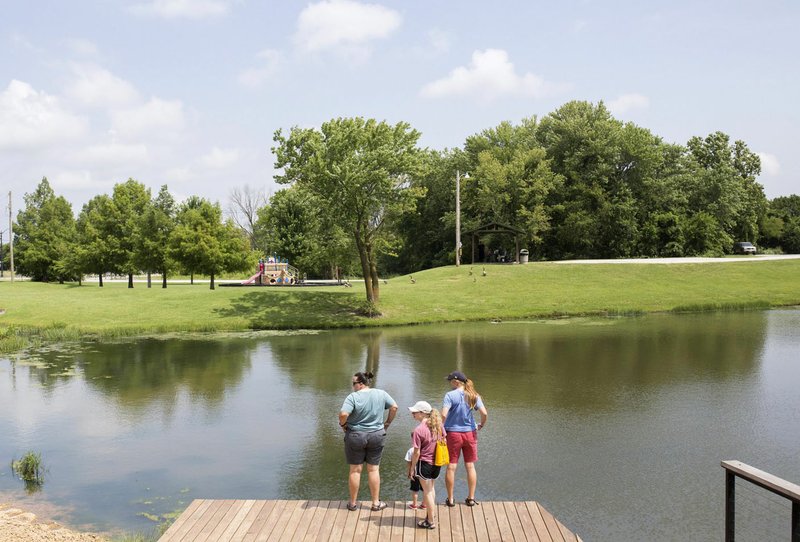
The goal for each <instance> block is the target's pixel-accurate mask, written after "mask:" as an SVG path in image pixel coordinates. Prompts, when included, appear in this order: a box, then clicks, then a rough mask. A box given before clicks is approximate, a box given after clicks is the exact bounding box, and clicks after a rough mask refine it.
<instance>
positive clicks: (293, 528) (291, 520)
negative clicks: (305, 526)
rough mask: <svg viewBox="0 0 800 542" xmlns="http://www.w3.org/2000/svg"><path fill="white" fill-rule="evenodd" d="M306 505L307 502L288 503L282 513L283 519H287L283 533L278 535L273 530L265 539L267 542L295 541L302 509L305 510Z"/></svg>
mask: <svg viewBox="0 0 800 542" xmlns="http://www.w3.org/2000/svg"><path fill="white" fill-rule="evenodd" d="M307 503H308V501H289V503H288V504H287V506H286V510H285V511H284V513H283V515H284V517H286V518H287V519H286V525H285V527H284V528H283V532H282V533H281V534H280V535H278V534H277V533H276V532H275V530H273V532H272V533H270V536H269V538H267V541H271V540H278V541H280V542H292V541H293V540H297V529H298V527H299V526H300V524H301V522H302V521H301V520H302V517H303V508H305V505H306V504H307ZM278 525H280V524H279V523H278V524H276V527H277V526H278ZM276 530H277V529H276Z"/></svg>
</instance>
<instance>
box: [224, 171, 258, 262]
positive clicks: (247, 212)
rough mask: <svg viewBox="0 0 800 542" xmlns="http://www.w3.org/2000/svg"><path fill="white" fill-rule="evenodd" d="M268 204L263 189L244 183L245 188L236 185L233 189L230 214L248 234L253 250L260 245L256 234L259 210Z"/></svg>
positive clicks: (229, 207) (229, 206) (229, 208)
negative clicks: (257, 242)
mask: <svg viewBox="0 0 800 542" xmlns="http://www.w3.org/2000/svg"><path fill="white" fill-rule="evenodd" d="M266 205H267V197H266V196H265V195H264V191H263V190H255V189H253V188H250V186H249V185H244V188H239V187H234V188H233V189H231V195H230V204H229V205H228V214H229V215H230V217H231V218H232V219H233V222H234V223H235V224H236V225H237V226H238V227H239V228H240V229H241V230H242V231H243V232H245V234H247V239H248V240H249V241H250V248H251V249H253V250H254V249H256V248H257V246H258V245H257V244H256V240H257V239H256V235H255V231H256V222H257V221H258V210H259V209H261V208H262V207H264V206H266ZM262 248H264V247H262Z"/></svg>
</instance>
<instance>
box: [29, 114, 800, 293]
mask: <svg viewBox="0 0 800 542" xmlns="http://www.w3.org/2000/svg"><path fill="white" fill-rule="evenodd" d="M419 137H420V133H419V132H418V131H416V130H414V129H413V128H412V127H411V126H410V125H408V124H407V123H404V122H400V123H397V124H395V125H391V124H389V123H387V122H379V121H376V120H374V119H363V118H339V119H333V120H331V121H328V122H326V123H323V124H322V126H321V127H320V128H318V129H317V128H298V127H295V128H292V129H291V130H289V131H288V132H287V133H284V132H283V131H282V130H278V131H277V132H276V133H275V134H274V137H273V140H274V143H275V145H274V147H273V149H272V150H273V153H274V156H275V167H276V171H278V172H279V173H278V174H277V175H276V176H275V180H276V181H277V182H278V183H279V184H281V185H284V186H285V187H286V188H284V189H282V190H280V191H278V192H276V193H275V194H273V195H272V196H271V197H270V198H269V200H267V199H266V198H265V197H264V195H263V193H260V192H258V191H255V192H254V191H251V190H250V189H248V188H247V187H245V189H244V190H241V189H238V188H235V189H233V191H232V193H231V200H232V204H231V211H232V212H231V216H232V218H233V219H235V220H227V221H225V220H223V217H222V212H221V209H220V207H219V205H218V204H214V203H211V202H208V201H206V200H204V199H202V198H197V197H193V198H190V199H189V200H187V201H186V202H184V203H182V204H180V205H176V204H175V202H174V201H173V199H172V197H171V196H170V195H169V192H168V191H167V189H166V187H162V189H161V191H160V192H159V194H157V195H156V196H155V197H151V196H150V194H149V192H148V190H147V189H146V188H145V187H144V186H143V185H141V184H140V183H138V182H136V181H133V180H129V181H127V182H126V183H122V184H120V185H117V186H115V188H114V193H113V194H112V195H111V196H97V197H95V198H94V199H92V200H91V201H90V202H89V203H87V204H86V205H85V206H84V208H83V210H82V211H81V213H80V214H79V216H78V218H77V219H76V220H72V219H71V216H72V213H71V210H70V207H69V205H68V204H67V202H66V201H65V200H64V199H63V198H59V197H57V196H55V194H53V193H52V190H51V189H50V187H49V184H47V183H46V181H43V182H42V184H40V186H39V187H38V188H37V190H36V191H35V192H34V193H32V194H29V195H26V200H25V201H26V209H25V210H23V211H21V212H20V213H19V216H18V219H17V222H18V226H17V227H15V234H16V235H17V241H16V243H17V246H16V250H17V251H18V253H19V256H18V261H19V262H20V263H19V268H20V271H21V272H24V273H25V274H27V275H30V276H31V277H33V278H36V279H38V280H75V279H76V278H78V277H80V276H81V274H83V273H96V274H101V273H103V272H113V273H120V274H127V275H129V277H131V276H132V274H134V273H136V272H142V271H144V272H157V273H161V274H162V276H164V277H165V276H166V274H167V272H171V271H172V270H175V269H177V270H180V271H182V272H184V273H194V272H196V273H204V274H209V275H212V276H213V275H214V274H218V273H220V272H222V271H236V270H244V269H246V268H247V267H248V263H251V264H252V263H253V262H254V261H255V259H257V258H258V255H261V254H272V253H277V254H280V255H281V256H282V257H285V258H288V259H289V261H291V262H292V264H293V265H295V266H296V267H298V268H299V269H301V270H302V271H303V272H305V273H306V274H307V275H308V276H318V277H340V276H342V275H346V276H361V277H364V279H365V293H366V297H367V300H368V301H372V302H377V301H378V300H379V297H380V283H381V281H380V280H379V277H380V276H382V275H386V274H405V273H410V272H414V271H418V270H421V269H426V268H430V267H436V266H441V265H448V264H451V263H453V262H454V261H455V250H456V247H455V241H454V230H455V221H456V216H455V177H456V171H459V172H462V173H468V176H466V177H465V178H463V179H462V180H461V194H460V200H461V201H460V203H461V217H460V219H461V223H462V231H463V232H469V231H471V230H475V229H477V228H478V227H479V226H482V225H485V224H489V223H497V224H502V225H505V226H508V227H510V228H513V229H514V230H515V231H517V232H519V233H518V237H519V240H520V241H521V246H522V247H524V248H526V249H528V250H529V251H530V254H531V258H532V259H543V260H560V259H572V258H623V257H637V256H639V257H659V256H694V255H713V256H720V255H723V254H726V253H730V252H731V250H732V247H733V243H734V242H735V241H751V242H753V243H757V244H758V245H759V246H760V248H762V249H763V248H771V249H774V250H776V251H777V250H783V251H786V252H798V251H800V196H796V195H792V196H787V197H780V198H776V199H774V200H772V201H768V200H767V198H766V196H765V194H764V190H763V187H762V186H761V185H760V184H759V183H758V182H757V180H756V179H757V177H758V175H759V174H760V172H761V163H760V159H759V157H758V155H756V154H755V153H753V152H752V151H750V149H749V148H748V147H747V145H746V144H745V143H744V142H742V141H733V142H732V141H731V140H730V138H729V137H728V136H727V135H726V134H724V133H722V132H714V133H712V134H709V135H707V136H705V137H699V136H698V137H692V138H691V139H690V140H689V141H688V142H687V143H686V144H685V145H679V144H672V143H666V142H664V141H663V140H662V138H660V137H658V136H657V135H655V134H653V133H652V132H650V131H649V130H647V129H646V128H642V127H640V126H637V125H635V124H633V123H630V122H627V123H626V122H622V121H620V120H617V119H615V118H614V117H613V116H612V115H611V113H610V112H609V111H608V109H607V108H606V107H605V105H604V104H603V103H602V102H600V103H597V104H592V103H589V102H583V101H573V102H569V103H567V104H564V105H563V106H561V107H560V108H558V109H557V110H555V111H553V112H552V113H549V114H548V115H546V116H544V117H543V118H541V119H539V118H537V117H532V118H527V119H523V120H522V121H521V122H519V123H518V124H513V123H510V122H503V123H501V124H499V125H498V126H496V127H493V128H488V129H486V130H483V131H482V132H480V133H478V134H475V135H473V136H470V137H468V138H467V140H466V141H465V143H464V144H463V146H462V147H460V148H454V149H444V150H431V149H423V148H420V147H419V145H418V141H419ZM45 204H46V205H45ZM48 221H49V222H50V224H51V225H50V226H48V227H43V225H44V224H45V223H46V222H48ZM462 239H463V240H464V242H465V248H466V250H470V248H471V247H469V246H467V245H468V243H469V240H468V239H467V236H464V237H463V238H462ZM479 243H480V245H481V246H480V249H481V250H480V251H479V254H480V255H483V256H485V257H491V254H493V253H494V251H495V250H499V251H501V252H502V253H510V254H513V253H514V251H515V249H516V246H515V243H514V239H513V238H511V237H508V236H502V235H498V234H486V235H483V236H482V237H481V238H480V239H479ZM510 259H512V260H513V258H510ZM129 280H130V278H129Z"/></svg>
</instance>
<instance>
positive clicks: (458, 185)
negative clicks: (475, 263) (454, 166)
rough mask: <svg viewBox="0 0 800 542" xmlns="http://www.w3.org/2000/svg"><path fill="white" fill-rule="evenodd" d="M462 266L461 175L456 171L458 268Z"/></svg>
mask: <svg viewBox="0 0 800 542" xmlns="http://www.w3.org/2000/svg"><path fill="white" fill-rule="evenodd" d="M460 265H461V173H460V172H459V171H458V170H456V267H459V266H460Z"/></svg>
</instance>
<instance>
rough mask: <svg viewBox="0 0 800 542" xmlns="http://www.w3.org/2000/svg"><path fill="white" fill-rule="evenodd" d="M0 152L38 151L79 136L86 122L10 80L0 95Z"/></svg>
mask: <svg viewBox="0 0 800 542" xmlns="http://www.w3.org/2000/svg"><path fill="white" fill-rule="evenodd" d="M0 127H1V128H0V150H3V149H32V148H41V147H45V146H47V145H50V144H52V143H58V142H66V141H71V140H74V139H75V138H77V137H80V136H82V135H83V134H84V133H85V132H86V130H87V128H88V122H87V120H86V119H85V118H83V117H80V116H78V115H75V114H73V113H71V112H70V111H68V110H67V109H65V108H63V107H62V105H61V103H60V102H59V100H58V98H56V97H55V96H50V95H48V94H45V93H44V92H37V91H36V90H34V89H33V87H31V86H30V85H29V84H28V83H24V82H22V81H17V80H12V81H11V83H9V85H8V88H7V89H6V90H5V91H3V92H2V93H0Z"/></svg>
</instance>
